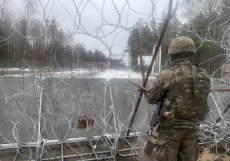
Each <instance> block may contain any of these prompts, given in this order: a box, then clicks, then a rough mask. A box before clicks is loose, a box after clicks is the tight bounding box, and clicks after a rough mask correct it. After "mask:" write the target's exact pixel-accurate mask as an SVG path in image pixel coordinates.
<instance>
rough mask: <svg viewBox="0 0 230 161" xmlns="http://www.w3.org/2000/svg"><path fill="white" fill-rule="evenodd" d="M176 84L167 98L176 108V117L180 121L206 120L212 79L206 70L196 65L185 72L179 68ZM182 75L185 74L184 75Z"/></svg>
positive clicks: (176, 70) (176, 73)
mask: <svg viewBox="0 0 230 161" xmlns="http://www.w3.org/2000/svg"><path fill="white" fill-rule="evenodd" d="M174 73H175V77H176V83H175V86H174V87H173V89H172V91H171V92H170V94H169V98H167V99H168V100H169V101H170V102H171V103H170V106H171V105H172V106H173V104H174V106H175V107H176V109H175V111H174V117H175V118H179V119H187V120H190V119H198V120H204V119H205V117H206V115H207V113H208V111H209V108H208V106H207V97H208V94H209V92H210V79H209V76H208V74H207V73H206V71H205V70H204V69H201V68H199V67H198V66H195V65H190V66H188V67H187V69H186V70H185V72H183V71H182V68H180V67H178V68H176V69H175V70H174ZM182 73H184V74H183V75H182Z"/></svg>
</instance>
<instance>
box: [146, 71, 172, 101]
mask: <svg viewBox="0 0 230 161" xmlns="http://www.w3.org/2000/svg"><path fill="white" fill-rule="evenodd" d="M173 81H174V72H173V71H172V70H171V69H167V70H164V71H162V72H161V73H160V74H159V76H158V77H157V79H156V81H155V83H154V84H153V87H152V88H151V89H150V90H149V91H148V92H147V96H148V102H149V103H150V104H156V103H157V102H159V100H160V99H161V98H162V97H163V96H164V94H165V93H166V92H167V90H168V88H169V87H170V86H171V84H172V83H173Z"/></svg>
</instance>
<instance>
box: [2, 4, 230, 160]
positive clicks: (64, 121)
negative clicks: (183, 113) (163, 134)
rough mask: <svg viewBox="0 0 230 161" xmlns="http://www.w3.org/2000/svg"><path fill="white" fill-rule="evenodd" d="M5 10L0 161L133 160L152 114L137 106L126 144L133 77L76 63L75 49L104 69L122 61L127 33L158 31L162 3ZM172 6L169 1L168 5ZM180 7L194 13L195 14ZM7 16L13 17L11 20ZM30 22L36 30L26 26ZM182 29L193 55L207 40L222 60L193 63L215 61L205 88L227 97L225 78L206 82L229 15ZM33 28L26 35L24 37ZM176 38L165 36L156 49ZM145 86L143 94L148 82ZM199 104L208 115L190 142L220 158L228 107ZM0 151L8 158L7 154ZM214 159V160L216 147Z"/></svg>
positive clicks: (225, 100) (225, 101)
mask: <svg viewBox="0 0 230 161" xmlns="http://www.w3.org/2000/svg"><path fill="white" fill-rule="evenodd" d="M13 3H15V1H14V0H12V1H7V0H2V1H0V8H1V14H0V20H1V22H2V25H1V26H0V27H1V28H0V34H1V35H0V54H2V57H0V58H2V59H1V62H2V63H1V64H2V65H1V71H0V74H1V78H0V81H1V86H0V87H1V88H0V102H1V107H0V108H1V110H0V118H1V119H0V129H1V130H0V158H1V159H0V160H14V161H16V160H20V159H21V160H35V159H38V158H40V160H54V159H55V158H56V159H57V160H58V159H59V160H62V159H65V160H68V159H69V160H71V158H75V159H76V160H90V159H97V160H100V159H101V158H106V159H107V160H118V158H117V157H125V158H126V159H127V160H132V159H133V158H134V157H136V156H137V155H138V154H139V153H140V151H139V153H138V150H140V149H141V146H143V144H144V142H145V141H146V140H145V136H147V131H148V129H149V121H150V118H149V114H148V113H150V114H151V112H152V111H153V109H154V108H153V107H152V106H151V105H149V104H148V103H147V101H146V100H145V99H143V100H142V101H141V108H140V109H139V111H138V114H137V117H136V118H135V121H134V126H133V129H132V135H131V136H130V137H127V136H126V132H127V130H128V125H129V123H130V120H131V117H132V114H133V113H134V107H135V101H136V99H137V97H138V91H137V89H135V88H134V87H133V86H132V85H131V84H129V83H128V79H134V80H136V81H139V82H140V83H141V80H140V78H141V74H139V75H138V74H137V72H133V71H131V70H130V67H127V66H126V67H124V66H122V65H121V64H115V63H114V64H113V66H112V65H111V64H107V62H103V63H98V62H96V61H92V60H95V59H96V56H95V55H94V57H93V59H92V60H91V61H84V59H83V58H82V60H80V56H81V55H80V50H83V49H82V48H85V49H84V50H85V52H86V53H85V55H89V54H88V53H87V52H89V51H91V52H92V53H93V52H95V51H96V49H97V50H99V51H103V53H104V54H105V55H106V56H107V59H108V60H110V61H112V60H113V59H112V58H113V57H115V58H116V57H118V58H121V59H124V57H125V56H126V58H127V59H128V56H130V55H129V54H130V53H128V52H127V51H128V50H127V48H128V47H127V44H128V39H129V36H130V34H131V33H132V30H133V28H134V26H138V25H142V26H150V25H151V20H156V21H157V26H158V27H159V29H158V30H160V24H162V22H163V20H164V15H162V16H160V17H159V16H158V15H161V13H163V12H165V10H164V9H162V2H160V1H155V0H140V1H131V0H125V1H121V0H109V1H107V0H104V1H91V0H81V1H76V0H72V1H68V2H65V1H62V0H48V1H43V0H37V1H36V0H35V1H33V3H31V2H29V0H24V1H20V2H17V3H15V4H14V5H12V4H13ZM163 3H166V2H163ZM181 3H182V1H179V0H178V1H176V2H175V6H174V7H175V8H177V7H178V6H180V5H181ZM11 5H12V6H11ZM163 5H164V4H163ZM222 5H224V4H222ZM26 6H27V7H26ZM182 7H183V6H182ZM190 7H191V8H190V9H191V10H194V14H195V11H196V7H194V6H190ZM226 8H228V7H226ZM12 10H14V11H15V10H18V11H17V13H18V15H14V12H13V11H12ZM178 10H179V9H178ZM11 11H12V12H11ZM177 12H178V11H175V14H176V15H177ZM184 14H185V15H186V13H184ZM191 14H193V13H191ZM63 15H65V16H63ZM180 16H181V15H180ZM191 16H193V15H191ZM226 17H227V18H226ZM224 18H226V19H224ZM182 19H185V17H182ZM222 19H224V20H223V21H222ZM23 20H24V21H23ZM34 21H37V22H40V24H39V25H37V26H36V25H35V24H34V23H33V22H34ZM187 21H189V20H188V19H186V20H184V23H185V24H186V22H187ZM218 21H221V23H217V22H218ZM190 22H191V23H187V25H184V26H183V27H182V28H180V31H184V32H185V31H186V32H187V33H189V34H192V35H193V36H194V35H195V36H194V37H195V38H196V39H197V41H196V44H198V46H197V48H196V51H199V50H200V49H201V48H202V47H204V46H205V45H206V43H207V42H210V43H213V44H215V45H216V46H218V47H219V48H221V49H222V51H221V52H222V53H218V54H216V55H214V56H213V57H206V58H205V59H204V60H202V61H201V62H200V65H201V66H204V67H209V68H211V66H212V65H213V63H214V62H217V65H215V68H214V69H213V70H211V69H210V71H209V73H210V76H211V78H212V79H211V86H212V88H221V89H225V88H228V89H229V83H230V82H229V73H228V75H226V76H225V77H221V78H215V76H216V75H218V73H220V72H221V71H223V69H224V68H227V67H228V68H229V66H228V65H229V47H230V45H229V41H230V40H229V39H230V27H229V13H226V14H223V15H221V16H220V15H218V16H217V17H216V18H215V19H210V21H209V22H208V25H207V28H205V29H197V26H195V25H196V24H195V23H194V22H193V21H190ZM170 25H171V26H174V27H175V28H176V27H177V24H170ZM178 26H180V24H178ZM33 27H34V31H35V32H32V31H31V30H32V28H33ZM177 28H179V27H177ZM218 29H221V31H220V34H219V37H218V38H215V37H214V36H215V35H214V36H213V35H212V31H214V30H218ZM36 32H38V33H36ZM200 32H204V34H200ZM177 34H178V33H177ZM177 34H176V35H175V34H174V33H173V31H171V30H169V31H168V32H167V33H166V38H165V41H166V42H167V41H169V40H171V38H172V37H173V36H177ZM34 35H35V36H34ZM79 44H81V45H82V46H83V47H82V48H80V45H79ZM149 44H153V42H149ZM166 46H167V44H166ZM68 47H69V48H68ZM75 47H76V48H77V50H75ZM1 50H2V52H1ZM162 50H163V49H162ZM146 51H147V50H146ZM223 57H224V58H223ZM222 58H223V59H222ZM218 59H221V60H220V61H219V60H218ZM217 60H218V61H217ZM126 61H128V60H126ZM108 62H109V61H108ZM126 63H127V65H128V62H126ZM109 65H110V66H111V68H112V67H113V68H121V70H122V71H121V70H119V73H118V74H116V72H118V70H114V69H113V70H112V69H106V68H108V66H109ZM106 72H107V73H106ZM100 74H101V75H103V76H101V75H100ZM106 74H107V75H106ZM137 75H138V76H137ZM219 75H220V74H219ZM151 77H153V78H155V75H154V76H151ZM150 81H151V82H150V83H149V86H151V83H152V82H153V81H154V80H150ZM222 82H225V84H223V83H222ZM41 91H42V92H41ZM208 102H209V105H210V108H211V109H210V112H209V114H208V116H207V118H206V120H205V121H204V122H202V123H201V126H200V129H201V131H200V136H201V137H200V138H201V139H200V140H201V142H200V144H202V145H205V146H209V147H210V148H211V149H213V147H217V146H221V147H222V149H223V153H228V154H229V151H230V144H229V139H230V135H229V134H230V131H229V130H230V120H229V118H230V117H229V115H230V113H229V111H226V112H224V111H225V109H226V108H228V107H229V103H230V102H229V93H228V92H211V93H210V96H209V100H208ZM219 118H220V120H219V121H218V122H217V121H216V120H218V119H219ZM140 136H141V137H140ZM10 148H12V149H13V148H15V149H16V150H15V149H14V150H12V151H9V149H10ZM7 150H8V151H7ZM214 151H216V152H217V153H220V151H219V149H218V148H216V149H215V148H214ZM124 152H127V153H124ZM116 154H119V155H118V156H117V155H116Z"/></svg>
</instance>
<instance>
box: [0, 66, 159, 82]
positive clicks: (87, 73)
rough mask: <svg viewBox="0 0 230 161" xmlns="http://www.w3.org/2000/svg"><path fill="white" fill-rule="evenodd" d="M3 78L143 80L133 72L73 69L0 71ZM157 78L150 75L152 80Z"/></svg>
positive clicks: (14, 69) (15, 69)
mask: <svg viewBox="0 0 230 161" xmlns="http://www.w3.org/2000/svg"><path fill="white" fill-rule="evenodd" d="M0 70H1V72H2V77H31V76H32V77H37V78H39V77H41V78H43V79H44V78H46V77H49V78H50V77H52V78H72V77H73V78H79V77H82V78H104V79H106V80H110V79H112V78H129V79H142V76H141V73H140V72H133V71H131V70H116V69H106V70H100V69H73V70H62V69H60V70H58V71H54V70H52V71H50V70H49V69H42V70H30V69H19V68H11V69H0ZM154 78H155V76H153V74H152V75H150V79H154Z"/></svg>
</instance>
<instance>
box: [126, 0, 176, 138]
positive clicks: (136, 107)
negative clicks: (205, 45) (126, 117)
mask: <svg viewBox="0 0 230 161" xmlns="http://www.w3.org/2000/svg"><path fill="white" fill-rule="evenodd" d="M172 2H173V0H170V2H169V8H168V15H167V18H166V20H165V23H164V26H163V29H162V31H161V34H160V37H159V40H158V42H157V45H156V48H155V51H154V55H153V57H152V60H151V63H150V65H149V69H148V72H147V74H146V78H145V81H144V83H143V87H145V86H146V84H147V81H148V78H149V75H150V73H151V71H152V66H153V63H154V61H155V59H156V56H157V53H158V51H159V48H160V45H161V42H162V40H163V37H164V34H165V31H166V28H167V26H168V22H169V20H170V18H171V10H172ZM142 95H143V91H140V94H139V97H138V100H137V103H136V106H135V109H134V113H133V116H132V118H131V121H130V124H129V127H128V131H127V136H129V133H130V131H131V128H132V125H133V122H134V119H135V116H136V113H137V110H138V108H139V105H140V102H141V97H142Z"/></svg>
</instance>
